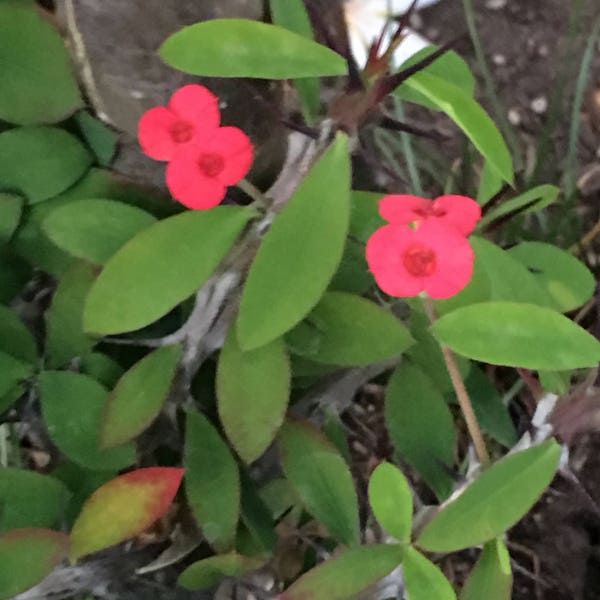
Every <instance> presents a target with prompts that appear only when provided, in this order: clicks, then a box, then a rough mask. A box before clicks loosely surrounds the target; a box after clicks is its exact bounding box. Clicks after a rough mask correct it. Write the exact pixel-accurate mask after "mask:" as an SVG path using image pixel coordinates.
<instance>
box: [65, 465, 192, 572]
mask: <svg viewBox="0 0 600 600" xmlns="http://www.w3.org/2000/svg"><path fill="white" fill-rule="evenodd" d="M182 478H183V469H176V468H173V467H148V468H145V469H137V470H135V471H130V472H129V473H126V474H125V475H121V476H119V477H117V478H115V479H112V480H111V481H109V482H108V483H105V484H104V485H103V486H102V487H101V488H99V489H98V490H96V491H95V492H94V493H93V494H92V495H91V496H90V497H89V498H88V500H87V502H86V503H85V504H84V505H83V508H82V509H81V513H80V514H79V516H78V517H77V520H76V521H75V523H74V524H73V529H72V530H71V551H70V558H71V561H73V562H75V561H77V560H78V559H80V558H81V557H82V556H86V555H88V554H91V553H93V552H97V551H98V550H103V549H104V548H108V547H110V546H114V545H115V544H119V543H120V542H123V541H125V540H127V539H129V538H131V537H133V536H135V535H138V534H140V533H142V532H143V531H144V530H145V529H148V527H150V525H152V523H154V522H155V521H157V520H158V519H160V518H161V517H162V516H163V515H164V514H165V513H166V512H167V510H168V509H169V507H170V506H171V504H172V502H173V499H174V498H175V495H176V494H177V490H178V489H179V485H180V484H181V480H182Z"/></svg>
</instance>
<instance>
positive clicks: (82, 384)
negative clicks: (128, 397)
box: [39, 371, 135, 470]
mask: <svg viewBox="0 0 600 600" xmlns="http://www.w3.org/2000/svg"><path fill="white" fill-rule="evenodd" d="M39 385H40V395H41V399H42V413H43V415H44V421H45V422H46V425H47V427H48V433H49V434H50V437H51V438H52V440H53V441H54V443H55V444H56V445H57V446H58V447H59V448H60V450H62V451H63V452H64V453H65V455H66V456H68V457H69V458H70V459H71V460H73V461H75V462H77V463H79V464H80V465H82V466H84V467H87V468H88V469H96V470H112V469H122V468H124V467H127V466H129V465H131V464H133V463H134V462H135V450H134V448H133V446H131V445H127V446H121V447H120V448H112V449H110V450H100V449H99V440H100V428H101V425H102V415H103V411H104V406H105V404H106V398H107V395H108V393H107V391H106V390H105V389H104V388H103V387H102V386H101V385H100V384H99V383H98V382H96V381H94V380H93V379H91V378H90V377H87V376H85V375H80V374H79V373H72V372H69V371H45V372H44V373H42V374H41V375H40V380H39Z"/></svg>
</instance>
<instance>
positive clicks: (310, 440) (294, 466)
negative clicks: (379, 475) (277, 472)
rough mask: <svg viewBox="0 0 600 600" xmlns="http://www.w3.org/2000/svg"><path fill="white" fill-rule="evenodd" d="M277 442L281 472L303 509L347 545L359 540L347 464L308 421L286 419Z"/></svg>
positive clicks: (356, 507) (356, 506) (356, 509)
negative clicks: (292, 488)
mask: <svg viewBox="0 0 600 600" xmlns="http://www.w3.org/2000/svg"><path fill="white" fill-rule="evenodd" d="M279 444H280V449H281V459H282V466H283V472H284V473H285V476H286V477H287V479H288V480H289V481H290V483H291V484H292V486H293V487H294V489H295V490H296V493H297V494H298V497H299V498H300V499H301V501H302V503H303V504H304V506H305V508H306V510H307V511H308V512H309V513H310V514H311V515H312V516H313V517H315V518H316V519H317V520H318V521H320V522H321V523H322V524H323V525H325V527H327V529H328V530H329V533H330V534H331V535H332V536H333V537H335V538H337V539H338V540H339V541H340V542H341V543H343V544H345V545H347V546H354V545H356V544H358V543H359V539H360V532H359V524H358V501H357V497H356V490H355V489H354V482H353V481H352V476H351V475H350V470H349V468H348V465H347V464H346V462H345V461H344V459H343V458H342V456H341V454H340V453H339V452H338V450H337V449H336V448H335V446H333V445H332V444H331V442H330V441H329V440H328V439H327V438H325V436H323V434H322V433H321V432H320V431H319V430H317V429H316V428H315V427H313V426H312V425H310V424H309V423H305V422H301V421H288V422H287V423H286V424H285V425H284V426H283V428H282V430H281V434H280V438H279Z"/></svg>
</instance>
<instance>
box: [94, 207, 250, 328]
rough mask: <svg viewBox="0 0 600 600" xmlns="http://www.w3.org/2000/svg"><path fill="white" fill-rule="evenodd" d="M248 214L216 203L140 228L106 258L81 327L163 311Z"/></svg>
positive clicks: (216, 258) (143, 320) (112, 324)
mask: <svg viewBox="0 0 600 600" xmlns="http://www.w3.org/2000/svg"><path fill="white" fill-rule="evenodd" d="M252 216H253V212H252V211H251V210H249V209H246V208H238V207H233V206H219V207H217V208H213V209H212V210H209V211H189V212H185V213H182V214H180V215H177V216H175V217H171V218H169V219H165V220H163V221H160V222H158V223H156V224H154V225H152V226H151V227H149V228H147V229H145V230H144V231H142V232H140V233H139V234H138V235H136V236H135V237H134V238H133V239H131V240H130V241H129V242H127V243H126V244H125V245H124V246H123V247H122V248H121V249H120V250H119V251H118V252H117V253H116V254H115V255H114V256H113V257H112V258H111V259H110V260H109V261H108V263H107V264H106V266H105V267H104V270H103V271H102V273H101V274H100V277H99V278H98V280H97V281H96V284H95V285H94V286H93V287H92V290H91V292H90V294H89V296H88V299H87V303H86V306H85V310H84V317H83V321H84V328H85V329H86V330H87V331H89V332H91V333H97V334H103V335H108V334H114V333H122V332H125V331H133V330H135V329H140V328H142V327H144V326H145V325H149V324H150V323H152V322H153V321H155V320H156V319H159V318H160V317H162V316H164V315H165V314H166V313H168V312H169V311H170V310H171V309H173V308H174V307H175V306H177V305H178V304H179V303H180V302H183V301H184V300H186V299H187V298H189V297H190V296H191V295H192V294H193V293H194V292H195V291H196V290H197V289H198V288H199V287H200V286H201V285H202V284H203V283H204V282H205V281H206V280H207V279H208V278H209V277H210V276H211V275H212V273H213V271H214V270H215V269H216V267H217V266H218V265H219V263H220V262H221V260H222V259H223V258H224V257H225V255H226V254H227V251H228V250H229V248H230V247H231V246H232V244H233V243H234V241H235V239H236V238H237V237H238V235H239V234H240V232H241V231H242V229H243V228H244V227H245V225H246V223H247V222H248V220H249V219H250V218H251V217H252ZM123 282H127V285H124V284H123Z"/></svg>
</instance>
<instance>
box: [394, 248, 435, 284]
mask: <svg viewBox="0 0 600 600" xmlns="http://www.w3.org/2000/svg"><path fill="white" fill-rule="evenodd" d="M402 262H403V264H404V268H405V269H406V270H407V271H408V272H409V273H410V274H411V275H413V276H414V277H429V276H430V275H433V273H434V271H435V268H436V266H437V260H436V257H435V252H434V251H433V250H432V249H431V248H428V247H427V246H423V245H421V244H413V245H412V246H410V248H408V250H406V252H405V253H404V256H403V257H402Z"/></svg>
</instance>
